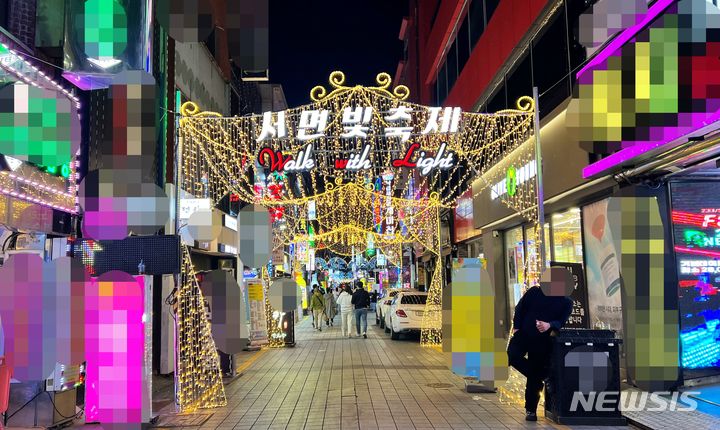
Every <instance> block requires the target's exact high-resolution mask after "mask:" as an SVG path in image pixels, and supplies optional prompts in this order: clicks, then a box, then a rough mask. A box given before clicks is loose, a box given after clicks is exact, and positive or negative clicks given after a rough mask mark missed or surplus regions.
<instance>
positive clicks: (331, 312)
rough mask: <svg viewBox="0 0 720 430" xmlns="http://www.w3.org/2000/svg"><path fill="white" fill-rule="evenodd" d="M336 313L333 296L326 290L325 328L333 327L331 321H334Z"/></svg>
mask: <svg viewBox="0 0 720 430" xmlns="http://www.w3.org/2000/svg"><path fill="white" fill-rule="evenodd" d="M336 311H337V302H336V301H335V295H334V294H333V292H332V291H331V290H330V289H329V288H328V290H327V292H326V293H325V325H326V326H331V325H333V321H334V320H335V313H336Z"/></svg>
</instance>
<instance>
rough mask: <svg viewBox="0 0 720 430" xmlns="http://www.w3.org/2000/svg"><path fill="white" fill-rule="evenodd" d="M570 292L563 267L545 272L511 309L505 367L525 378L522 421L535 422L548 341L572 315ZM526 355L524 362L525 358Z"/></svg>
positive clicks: (569, 280) (545, 371)
mask: <svg viewBox="0 0 720 430" xmlns="http://www.w3.org/2000/svg"><path fill="white" fill-rule="evenodd" d="M573 288H574V283H573V281H572V278H571V277H570V272H569V271H568V270H567V269H565V268H563V267H551V268H550V269H547V270H546V271H545V273H543V276H542V278H541V281H540V287H532V288H530V289H529V290H527V292H526V293H525V294H524V295H523V296H522V298H521V299H520V301H519V302H518V304H517V305H516V306H515V315H514V317H513V334H512V338H511V339H510V344H509V345H508V350H507V354H508V363H509V364H510V365H511V366H512V367H514V368H515V369H517V370H518V371H519V372H520V373H522V374H523V375H525V377H526V378H527V382H526V385H525V420H526V421H537V405H538V402H539V401H540V392H541V391H542V389H543V386H544V384H543V380H544V379H545V378H546V377H547V375H548V366H549V364H550V356H551V353H552V337H551V336H554V335H555V332H557V331H558V330H560V329H561V328H562V326H563V325H564V324H565V322H566V321H567V319H568V317H569V316H570V312H571V311H572V300H571V299H569V298H568V297H567V296H569V295H570V294H571V293H572V290H573ZM526 354H527V358H525V355H526Z"/></svg>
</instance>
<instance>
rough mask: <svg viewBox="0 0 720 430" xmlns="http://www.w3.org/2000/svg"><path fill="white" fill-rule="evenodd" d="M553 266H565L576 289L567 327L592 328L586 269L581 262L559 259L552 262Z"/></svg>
mask: <svg viewBox="0 0 720 430" xmlns="http://www.w3.org/2000/svg"><path fill="white" fill-rule="evenodd" d="M550 266H551V267H564V268H565V269H567V271H568V272H570V273H571V274H572V279H573V282H574V283H575V289H574V290H573V293H572V295H570V298H571V299H572V301H573V309H572V313H571V314H570V318H568V320H567V322H566V323H565V327H566V328H590V321H589V320H588V317H587V307H588V303H587V287H586V285H585V271H584V270H583V265H582V264H581V263H563V262H558V261H552V262H550Z"/></svg>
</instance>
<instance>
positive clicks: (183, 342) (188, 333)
mask: <svg viewBox="0 0 720 430" xmlns="http://www.w3.org/2000/svg"><path fill="white" fill-rule="evenodd" d="M177 297H178V304H177V332H178V339H177V348H178V352H177V353H178V360H177V369H176V371H177V384H178V386H177V403H178V406H179V408H180V411H181V412H193V411H195V410H197V409H202V408H213V407H219V406H225V405H227V399H226V397H225V387H224V386H223V381H222V373H221V370H220V358H219V356H218V353H217V349H216V348H215V341H214V340H213V337H212V334H211V331H210V322H209V321H208V319H207V315H206V314H205V298H204V297H203V295H202V292H201V291H200V286H199V285H198V281H197V277H196V274H195V270H194V269H193V265H192V261H191V260H190V252H189V251H188V249H187V247H183V265H182V272H181V285H180V289H179V290H178V293H177Z"/></svg>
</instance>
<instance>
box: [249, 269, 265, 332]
mask: <svg viewBox="0 0 720 430" xmlns="http://www.w3.org/2000/svg"><path fill="white" fill-rule="evenodd" d="M247 289H248V302H249V303H250V345H252V346H260V345H264V344H266V343H267V342H268V332H267V320H266V319H265V292H264V291H263V283H262V281H261V280H260V279H248V280H247Z"/></svg>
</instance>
